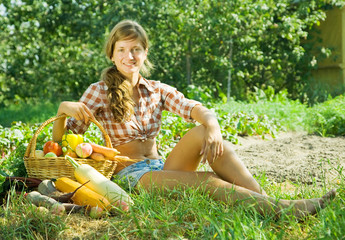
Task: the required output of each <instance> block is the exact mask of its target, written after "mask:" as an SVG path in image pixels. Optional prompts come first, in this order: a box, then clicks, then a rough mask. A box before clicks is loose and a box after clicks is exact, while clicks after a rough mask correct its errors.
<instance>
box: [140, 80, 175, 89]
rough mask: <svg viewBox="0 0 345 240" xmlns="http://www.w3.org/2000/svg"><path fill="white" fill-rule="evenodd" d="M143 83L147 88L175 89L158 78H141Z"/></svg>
mask: <svg viewBox="0 0 345 240" xmlns="http://www.w3.org/2000/svg"><path fill="white" fill-rule="evenodd" d="M143 81H144V84H145V85H146V87H147V88H148V89H150V88H151V89H153V90H167V89H168V90H171V89H175V88H174V87H172V86H170V85H168V84H166V83H162V82H161V81H158V80H150V79H145V78H143Z"/></svg>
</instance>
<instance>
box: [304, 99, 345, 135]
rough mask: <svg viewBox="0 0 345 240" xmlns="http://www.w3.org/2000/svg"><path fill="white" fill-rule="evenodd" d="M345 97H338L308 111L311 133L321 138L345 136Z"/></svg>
mask: <svg viewBox="0 0 345 240" xmlns="http://www.w3.org/2000/svg"><path fill="white" fill-rule="evenodd" d="M344 106H345V97H344V96H338V97H336V98H334V99H330V100H328V101H326V102H323V103H320V104H317V105H315V106H314V107H313V108H311V109H308V114H307V116H308V118H307V121H308V122H309V124H308V125H309V131H310V132H314V133H318V134H320V135H321V136H345V111H344V110H345V108H344Z"/></svg>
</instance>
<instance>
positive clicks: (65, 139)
mask: <svg viewBox="0 0 345 240" xmlns="http://www.w3.org/2000/svg"><path fill="white" fill-rule="evenodd" d="M82 142H84V138H83V135H81V134H65V135H63V136H62V141H61V145H62V147H67V148H69V149H71V150H72V151H74V152H75V149H76V147H77V146H78V144H80V143H82Z"/></svg>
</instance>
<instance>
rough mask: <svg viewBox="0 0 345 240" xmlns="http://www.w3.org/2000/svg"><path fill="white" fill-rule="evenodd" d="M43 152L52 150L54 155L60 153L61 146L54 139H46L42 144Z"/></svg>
mask: <svg viewBox="0 0 345 240" xmlns="http://www.w3.org/2000/svg"><path fill="white" fill-rule="evenodd" d="M43 152H44V154H47V153H49V152H53V153H55V154H56V156H61V155H62V147H61V146H60V145H59V144H58V143H57V142H54V141H48V142H46V143H45V144H44V146H43Z"/></svg>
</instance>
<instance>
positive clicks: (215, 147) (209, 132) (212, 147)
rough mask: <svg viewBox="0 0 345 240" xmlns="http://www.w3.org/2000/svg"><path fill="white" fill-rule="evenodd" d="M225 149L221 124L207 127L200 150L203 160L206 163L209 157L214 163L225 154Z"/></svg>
mask: <svg viewBox="0 0 345 240" xmlns="http://www.w3.org/2000/svg"><path fill="white" fill-rule="evenodd" d="M223 150H224V148H223V138H222V134H221V132H220V127H219V125H218V126H213V127H206V131H205V139H204V143H203V146H202V148H201V151H200V155H203V157H202V160H201V162H202V163H206V160H207V159H208V162H209V164H212V163H213V162H214V161H215V160H216V159H217V158H218V157H220V156H222V155H223Z"/></svg>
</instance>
